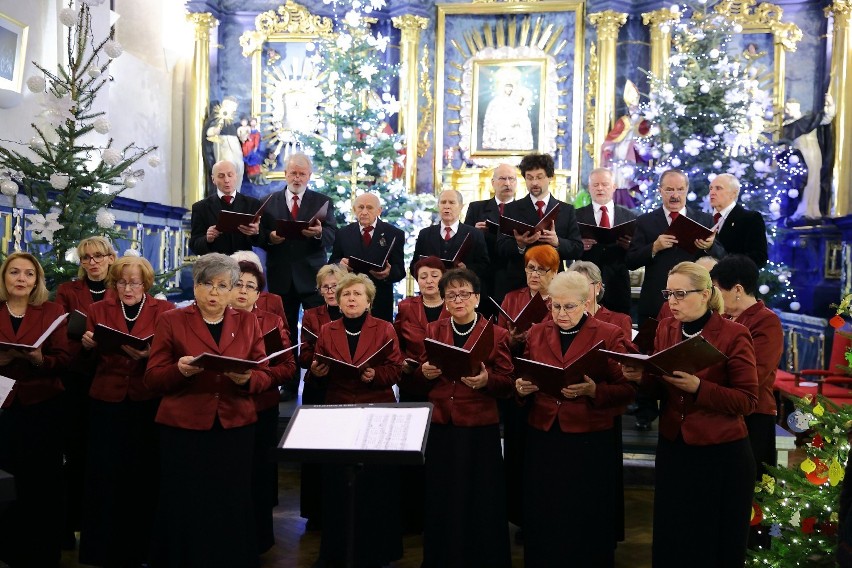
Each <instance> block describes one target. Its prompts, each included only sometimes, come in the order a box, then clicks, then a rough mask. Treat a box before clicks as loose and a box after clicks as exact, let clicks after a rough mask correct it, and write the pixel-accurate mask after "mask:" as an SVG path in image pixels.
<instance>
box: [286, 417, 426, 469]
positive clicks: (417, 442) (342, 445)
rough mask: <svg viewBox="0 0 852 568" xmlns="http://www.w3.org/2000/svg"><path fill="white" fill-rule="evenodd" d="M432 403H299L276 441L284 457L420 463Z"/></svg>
mask: <svg viewBox="0 0 852 568" xmlns="http://www.w3.org/2000/svg"><path fill="white" fill-rule="evenodd" d="M431 419H432V404H430V403H400V404H344V405H302V406H300V407H299V408H298V409H296V412H295V414H293V417H292V418H291V419H290V423H289V424H288V425H287V430H286V431H285V432H284V436H283V437H282V438H281V441H280V442H279V444H278V452H279V457H280V458H281V459H283V460H292V461H311V462H321V463H343V464H354V463H370V464H384V465H405V464H412V465H414V464H422V463H423V461H424V456H425V454H426V439H427V435H428V432H429V424H430V422H431Z"/></svg>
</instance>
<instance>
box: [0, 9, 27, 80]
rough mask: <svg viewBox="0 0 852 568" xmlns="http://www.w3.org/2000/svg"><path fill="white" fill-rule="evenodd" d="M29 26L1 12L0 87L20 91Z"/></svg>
mask: <svg viewBox="0 0 852 568" xmlns="http://www.w3.org/2000/svg"><path fill="white" fill-rule="evenodd" d="M28 31H29V26H25V25H24V24H23V23H21V22H19V21H18V20H15V19H13V18H11V17H9V16H6V15H4V14H2V13H0V89H3V90H7V91H15V92H18V93H20V92H21V88H22V87H23V80H24V67H25V66H26V58H27V32H28Z"/></svg>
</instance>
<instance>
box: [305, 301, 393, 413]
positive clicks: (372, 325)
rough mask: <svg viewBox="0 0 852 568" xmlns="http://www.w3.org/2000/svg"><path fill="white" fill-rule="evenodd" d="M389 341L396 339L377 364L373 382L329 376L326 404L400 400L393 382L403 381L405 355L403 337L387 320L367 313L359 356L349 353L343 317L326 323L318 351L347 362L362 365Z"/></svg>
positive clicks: (320, 336)
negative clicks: (401, 342)
mask: <svg viewBox="0 0 852 568" xmlns="http://www.w3.org/2000/svg"><path fill="white" fill-rule="evenodd" d="M388 340H392V341H393V345H392V346H391V351H390V354H389V355H388V356H387V357H385V359H384V360H383V361H380V362H378V363H377V364H375V365H373V366H372V368H373V369H375V371H376V376H375V377H374V378H373V380H372V381H370V382H369V383H365V382H364V381H361V380H360V379H359V380H354V381H353V380H349V379H339V378H337V377H335V376H333V375H331V374H329V375H328V391H327V393H326V399H325V401H326V404H364V403H368V402H396V396H395V395H394V392H393V389H392V388H391V387H393V385H395V384H396V382H397V381H398V380H399V373H400V370H401V369H402V355H400V353H399V340H398V339H397V337H396V333H395V332H394V330H393V326H392V325H391V324H390V323H389V322H386V321H384V320H380V319H378V318H375V317H373V316H371V315H367V319H366V320H364V326H363V327H362V328H361V335H360V336H359V338H358V347H357V348H356V349H355V357H352V356H351V355H349V342H348V341H347V339H346V330H345V329H344V327H343V319H342V318H341V319H338V320H335V321H333V322H330V323H327V324H325V325H324V326H322V329H320V332H319V339H318V340H317V346H316V352H317V353H318V354H321V355H326V356H328V357H334V358H335V359H338V360H340V361H345V362H346V363H351V364H358V363H360V362H361V361H363V360H364V359H366V358H367V357H369V356H370V355H372V354H373V353H375V352H376V351H377V350H378V349H379V348H380V347H381V346H382V345H384V344H385V343H386V342H387V341H388Z"/></svg>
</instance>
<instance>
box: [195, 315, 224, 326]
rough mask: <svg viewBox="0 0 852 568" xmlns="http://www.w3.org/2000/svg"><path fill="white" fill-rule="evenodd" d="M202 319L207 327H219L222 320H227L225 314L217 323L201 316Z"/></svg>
mask: <svg viewBox="0 0 852 568" xmlns="http://www.w3.org/2000/svg"><path fill="white" fill-rule="evenodd" d="M201 319H203V320H204V323H206V324H207V325H219V324H220V323H222V320H223V319H225V314H222V317H220V318H219V319H217V320H216V321H210V320H209V319H207V318H206V317H204V316H203V315H202V316H201Z"/></svg>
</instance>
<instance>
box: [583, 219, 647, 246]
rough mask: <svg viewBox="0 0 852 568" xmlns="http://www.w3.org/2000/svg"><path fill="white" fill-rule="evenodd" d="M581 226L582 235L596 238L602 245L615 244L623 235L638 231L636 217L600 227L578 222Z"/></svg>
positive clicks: (585, 237) (586, 237)
mask: <svg viewBox="0 0 852 568" xmlns="http://www.w3.org/2000/svg"><path fill="white" fill-rule="evenodd" d="M577 226H578V227H580V236H581V237H583V238H584V239H594V240H596V241H597V242H598V244H601V245H612V244H615V243H616V241H618V239H620V238H621V237H625V236H626V237H632V236H633V233H634V232H636V219H631V220H630V221H627V222H626V223H619V224H618V225H616V226H615V227H599V226H597V225H590V224H588V223H580V222H578V223H577Z"/></svg>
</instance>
